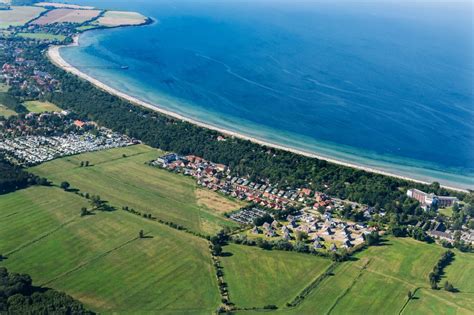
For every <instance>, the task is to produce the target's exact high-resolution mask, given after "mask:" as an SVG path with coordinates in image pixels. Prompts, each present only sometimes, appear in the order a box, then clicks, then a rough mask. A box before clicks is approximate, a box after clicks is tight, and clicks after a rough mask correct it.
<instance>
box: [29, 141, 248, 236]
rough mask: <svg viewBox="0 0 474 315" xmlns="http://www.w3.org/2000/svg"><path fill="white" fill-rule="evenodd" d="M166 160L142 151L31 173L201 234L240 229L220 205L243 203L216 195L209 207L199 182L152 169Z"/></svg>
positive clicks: (105, 154)
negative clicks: (155, 162) (199, 190)
mask: <svg viewBox="0 0 474 315" xmlns="http://www.w3.org/2000/svg"><path fill="white" fill-rule="evenodd" d="M162 154H163V153H162V152H161V151H159V150H156V149H152V148H150V147H148V146H145V145H136V146H131V147H126V148H119V149H112V150H106V151H100V152H93V153H86V154H81V155H77V156H71V157H66V158H62V159H57V160H54V161H51V162H48V163H44V164H42V165H40V166H38V167H34V168H32V169H31V170H32V171H33V172H34V173H36V174H38V175H41V176H47V177H48V179H50V180H52V181H53V182H54V183H55V184H57V185H59V184H60V183H61V182H62V181H68V182H69V183H70V184H71V186H72V187H73V188H76V189H79V190H80V191H81V192H83V193H86V192H87V193H89V194H91V195H100V197H101V198H102V199H103V200H106V201H108V202H109V203H110V204H111V205H112V206H114V207H116V208H117V209H121V208H122V207H123V206H128V207H130V208H133V209H135V210H137V211H140V212H142V213H151V214H152V215H153V216H155V217H157V218H158V219H161V220H164V221H171V222H174V223H177V224H180V225H183V226H185V227H187V228H189V229H191V230H193V231H196V232H203V233H210V234H212V233H215V232H217V231H219V230H220V229H221V228H222V227H223V226H226V225H230V226H233V225H235V223H234V222H232V221H230V220H228V219H226V218H225V217H224V216H222V214H220V213H219V212H220V211H218V210H219V209H216V207H217V204H218V202H217V204H216V200H222V202H223V205H224V207H225V209H227V210H235V209H238V208H240V207H241V203H238V202H232V201H229V199H227V198H225V197H223V196H220V195H218V194H217V193H212V194H211V195H210V196H211V197H212V199H209V201H206V200H205V199H204V200H205V201H203V198H202V196H201V195H199V196H201V197H199V202H198V196H196V193H197V190H196V183H195V180H194V179H192V178H188V177H185V176H183V175H176V174H172V173H170V172H168V171H165V170H161V169H158V168H155V167H152V166H149V165H147V164H146V163H147V162H149V161H151V160H153V159H156V158H157V157H158V156H160V155H162ZM81 161H84V162H85V161H89V163H90V166H88V167H80V163H81ZM208 198H209V197H208ZM206 203H207V206H206ZM232 203H233V206H232Z"/></svg>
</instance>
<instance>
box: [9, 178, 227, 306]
mask: <svg viewBox="0 0 474 315" xmlns="http://www.w3.org/2000/svg"><path fill="white" fill-rule="evenodd" d="M85 200H86V199H85V198H82V197H79V196H77V195H75V194H74V193H72V192H64V191H62V190H60V189H58V188H55V187H32V188H27V189H24V190H21V191H17V192H14V193H10V194H7V195H3V196H1V197H0V218H1V220H0V252H1V253H2V254H3V255H6V256H7V257H8V258H7V259H6V260H3V261H2V262H0V265H2V266H6V267H7V268H8V269H9V270H11V271H13V272H26V273H29V274H30V275H31V276H32V277H33V279H34V280H35V284H37V285H44V286H48V287H52V288H55V289H59V290H64V291H66V292H68V293H69V294H71V295H72V296H73V297H75V298H77V299H79V300H81V301H82V302H83V303H85V304H86V305H87V306H88V307H90V308H92V309H94V310H96V311H100V312H107V311H112V310H113V311H120V310H122V311H125V310H126V311H127V312H134V311H135V312H138V311H140V312H144V311H153V312H160V313H168V312H169V313H179V314H186V313H189V314H200V313H203V314H209V313H211V312H212V311H213V310H215V309H216V307H217V306H218V304H219V295H218V290H217V284H216V283H215V276H214V274H213V269H212V266H211V264H210V254H209V250H208V248H207V246H208V245H207V242H206V241H205V240H202V239H200V238H197V237H194V236H192V235H190V234H188V233H185V232H182V231H177V230H174V229H171V228H169V227H167V226H164V225H162V224H159V223H156V222H152V221H149V220H145V219H143V218H140V217H137V216H135V215H132V214H129V213H126V212H124V211H112V212H99V211H97V212H95V213H94V214H93V215H88V216H85V217H80V215H79V210H80V207H81V206H84V205H87V203H86V201H85ZM141 229H143V230H144V231H145V233H146V235H147V238H144V239H140V238H138V231H140V230H141Z"/></svg>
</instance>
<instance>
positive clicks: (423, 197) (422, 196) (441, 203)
mask: <svg viewBox="0 0 474 315" xmlns="http://www.w3.org/2000/svg"><path fill="white" fill-rule="evenodd" d="M407 196H408V197H410V198H413V199H416V200H418V201H419V202H420V203H421V205H423V206H428V207H431V206H434V205H436V206H437V207H438V208H446V207H451V206H452V205H454V204H455V203H458V201H459V200H458V198H456V197H449V196H437V195H435V194H432V193H431V194H429V193H425V192H424V191H421V190H418V189H408V191H407Z"/></svg>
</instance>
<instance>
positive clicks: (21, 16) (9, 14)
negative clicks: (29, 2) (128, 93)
mask: <svg viewBox="0 0 474 315" xmlns="http://www.w3.org/2000/svg"><path fill="white" fill-rule="evenodd" d="M43 11H45V9H43V8H40V7H29V6H12V7H11V10H0V28H8V27H9V26H20V25H23V24H25V23H27V22H29V21H31V20H32V19H34V18H36V17H37V16H38V15H39V14H40V13H41V12H43Z"/></svg>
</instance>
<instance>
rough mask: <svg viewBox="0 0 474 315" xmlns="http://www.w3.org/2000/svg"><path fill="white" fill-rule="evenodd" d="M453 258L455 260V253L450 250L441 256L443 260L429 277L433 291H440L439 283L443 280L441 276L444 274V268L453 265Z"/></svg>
mask: <svg viewBox="0 0 474 315" xmlns="http://www.w3.org/2000/svg"><path fill="white" fill-rule="evenodd" d="M453 258H454V253H453V252H452V251H450V250H448V251H446V252H444V253H443V255H441V258H440V259H439V260H438V262H437V263H436V265H435V266H434V267H433V271H432V272H430V274H429V275H428V278H429V281H430V285H431V288H432V289H439V287H438V283H439V281H440V280H441V276H442V275H443V273H444V268H445V267H446V266H447V265H449V264H450V263H451V261H452V260H453ZM448 284H449V283H448ZM451 287H452V285H451Z"/></svg>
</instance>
